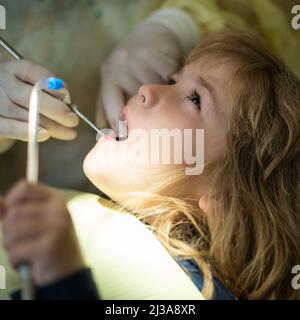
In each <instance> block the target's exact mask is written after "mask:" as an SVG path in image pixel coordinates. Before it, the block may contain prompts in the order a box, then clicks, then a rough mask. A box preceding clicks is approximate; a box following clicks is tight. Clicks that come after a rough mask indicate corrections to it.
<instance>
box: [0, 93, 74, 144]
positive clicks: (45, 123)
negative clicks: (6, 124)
mask: <svg viewBox="0 0 300 320" xmlns="http://www.w3.org/2000/svg"><path fill="white" fill-rule="evenodd" d="M0 103H1V109H0V116H1V117H3V118H5V120H17V121H18V122H17V123H15V125H14V128H16V125H18V123H19V122H20V123H26V122H28V110H27V109H25V108H23V107H21V106H18V105H16V104H15V103H13V102H12V101H10V100H9V99H7V98H4V97H2V98H0ZM40 126H41V127H43V128H45V129H46V130H47V132H48V135H49V136H51V137H53V138H57V139H61V140H72V139H74V138H75V137H76V131H75V130H73V129H70V128H67V127H63V126H61V125H59V124H58V123H56V122H55V121H52V120H49V119H48V118H46V117H44V116H42V115H40ZM6 130H7V129H6ZM21 130H23V126H22V128H21ZM26 130H27V129H26ZM9 132H10V135H11V131H9ZM22 132H23V131H22ZM16 134H19V133H18V132H17V133H16ZM1 135H2V136H5V135H4V132H3V134H0V136H1ZM5 137H7V138H11V136H5ZM22 137H23V138H22V139H21V140H24V135H23V136H22ZM25 140H27V133H26V137H25Z"/></svg>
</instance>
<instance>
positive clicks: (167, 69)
mask: <svg viewBox="0 0 300 320" xmlns="http://www.w3.org/2000/svg"><path fill="white" fill-rule="evenodd" d="M148 65H149V66H151V68H153V70H155V71H156V72H157V73H158V74H159V75H160V76H161V77H162V79H163V80H164V81H165V82H166V81H167V80H168V78H169V77H170V75H172V74H173V73H174V72H176V71H178V69H179V68H180V60H177V59H173V58H171V57H169V56H167V55H165V54H162V53H157V54H156V55H149V57H148Z"/></svg>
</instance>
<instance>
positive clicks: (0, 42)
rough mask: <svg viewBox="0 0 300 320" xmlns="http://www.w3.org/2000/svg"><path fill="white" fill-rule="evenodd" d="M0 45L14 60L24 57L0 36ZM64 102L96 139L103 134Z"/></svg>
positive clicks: (73, 106)
mask: <svg viewBox="0 0 300 320" xmlns="http://www.w3.org/2000/svg"><path fill="white" fill-rule="evenodd" d="M0 45H1V46H2V47H3V48H4V49H5V50H6V51H7V52H8V53H10V55H11V56H12V57H14V58H15V59H16V60H20V59H24V57H23V56H22V55H21V54H19V53H18V52H17V51H16V50H15V49H14V48H13V47H12V46H11V45H10V44H8V43H7V42H6V41H5V40H4V39H3V38H1V37H0ZM64 102H65V104H66V105H67V106H68V107H69V108H70V109H71V110H72V111H73V112H74V113H76V114H77V116H78V117H79V118H80V119H82V120H83V121H84V122H85V123H86V124H88V125H89V126H90V127H91V128H92V129H94V130H95V131H96V132H97V139H98V138H100V137H101V136H103V135H104V134H103V133H102V132H101V130H100V129H98V128H97V127H96V125H94V124H93V123H92V122H91V121H90V120H89V119H88V118H87V117H86V116H85V115H83V114H82V113H81V112H80V111H79V110H78V107H77V106H76V105H75V104H74V103H71V102H70V103H69V102H66V101H64Z"/></svg>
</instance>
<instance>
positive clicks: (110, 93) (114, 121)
mask: <svg viewBox="0 0 300 320" xmlns="http://www.w3.org/2000/svg"><path fill="white" fill-rule="evenodd" d="M102 80H105V81H102V83H101V87H100V96H101V97H102V104H103V108H104V110H105V113H106V117H107V120H108V122H109V124H110V125H111V128H112V129H113V130H114V131H115V132H116V134H117V135H118V124H119V120H122V119H123V118H124V117H123V113H122V110H123V107H124V105H125V100H124V93H123V92H122V89H121V88H120V87H119V86H118V85H116V84H115V83H114V81H113V80H112V78H111V76H109V75H108V76H106V77H105V78H103V77H102Z"/></svg>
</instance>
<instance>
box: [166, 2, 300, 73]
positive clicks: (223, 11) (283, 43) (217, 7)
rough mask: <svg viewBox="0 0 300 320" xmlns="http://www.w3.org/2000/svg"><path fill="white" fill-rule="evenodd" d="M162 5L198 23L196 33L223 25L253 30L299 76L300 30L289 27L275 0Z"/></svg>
mask: <svg viewBox="0 0 300 320" xmlns="http://www.w3.org/2000/svg"><path fill="white" fill-rule="evenodd" d="M162 7H173V8H174V7H175V8H179V9H182V10H184V11H185V12H187V13H188V14H189V15H190V16H191V17H192V18H193V20H194V21H195V23H196V24H197V25H198V27H199V32H200V35H207V34H209V33H211V32H214V31H218V30H221V29H222V28H224V27H226V26H231V27H236V28H239V29H242V30H257V31H258V32H259V33H260V34H261V35H262V36H263V38H264V39H265V41H266V43H267V44H268V46H269V48H270V49H271V50H272V51H273V52H274V53H275V54H277V55H279V56H280V57H281V58H282V59H283V60H284V61H285V63H286V64H287V65H289V66H290V67H291V69H292V70H293V71H294V72H295V73H297V74H298V75H299V76H300V60H299V58H298V56H299V53H300V32H299V31H298V32H297V31H295V30H293V29H292V28H291V22H290V21H289V19H288V17H287V16H286V15H285V14H284V12H283V9H282V7H280V6H279V5H277V4H276V1H274V0H272V1H271V0H263V1H262V0H235V1H234V0H222V1H216V0H166V1H164V3H163V5H162ZM290 10H291V8H289V12H290Z"/></svg>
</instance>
